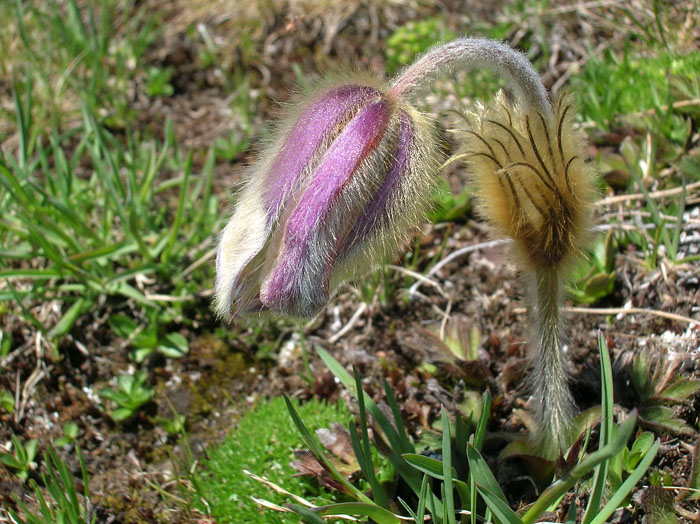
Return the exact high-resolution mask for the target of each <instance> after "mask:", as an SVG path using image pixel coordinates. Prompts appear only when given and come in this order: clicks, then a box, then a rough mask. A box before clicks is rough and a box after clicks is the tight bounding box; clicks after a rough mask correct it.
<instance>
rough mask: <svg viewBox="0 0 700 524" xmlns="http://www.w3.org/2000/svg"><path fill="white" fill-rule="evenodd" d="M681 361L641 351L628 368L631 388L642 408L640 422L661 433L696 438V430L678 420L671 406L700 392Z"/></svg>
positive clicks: (636, 401) (640, 408)
mask: <svg viewBox="0 0 700 524" xmlns="http://www.w3.org/2000/svg"><path fill="white" fill-rule="evenodd" d="M682 364H683V361H682V359H681V358H678V357H677V358H668V356H666V355H662V354H659V353H654V352H652V351H650V350H646V349H645V350H641V351H638V352H637V353H635V355H634V356H633V358H632V363H631V364H630V365H629V367H628V374H629V376H630V378H631V383H632V388H633V389H634V392H635V393H636V400H635V403H636V404H637V405H638V406H639V422H640V424H642V425H643V426H645V427H647V428H649V429H652V430H654V431H657V432H661V433H672V434H675V435H686V436H693V435H695V434H696V430H695V429H694V428H692V427H691V426H690V425H688V424H687V423H686V422H684V421H683V420H682V419H680V418H678V417H677V416H676V415H675V413H674V412H673V408H672V406H674V405H678V404H680V403H682V402H684V401H685V400H687V399H688V398H690V397H692V396H693V395H695V394H696V393H697V392H698V391H700V380H696V379H691V378H689V377H688V376H687V375H685V374H683V373H681V372H680V370H681V366H682Z"/></svg>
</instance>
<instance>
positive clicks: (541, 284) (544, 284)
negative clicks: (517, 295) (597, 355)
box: [531, 268, 575, 458]
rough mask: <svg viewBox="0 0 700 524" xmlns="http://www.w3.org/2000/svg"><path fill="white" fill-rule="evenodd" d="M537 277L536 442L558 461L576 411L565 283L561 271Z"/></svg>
mask: <svg viewBox="0 0 700 524" xmlns="http://www.w3.org/2000/svg"><path fill="white" fill-rule="evenodd" d="M533 277H534V282H533V286H534V290H533V294H534V298H535V304H534V308H533V316H534V319H533V320H534V325H535V328H536V332H535V336H536V340H535V344H536V347H535V348H534V349H535V352H534V354H533V355H532V361H533V362H532V372H531V377H532V378H531V387H532V395H533V407H534V413H535V422H536V424H537V434H536V440H537V443H538V444H539V446H540V448H541V450H542V452H543V453H544V454H545V455H546V456H549V457H550V458H556V456H557V455H558V454H559V453H560V452H561V451H563V450H564V449H565V448H566V446H567V445H568V437H569V433H570V431H571V422H572V416H573V413H574V407H575V405H574V400H573V397H572V395H571V392H570V391H569V386H568V377H569V365H568V359H567V357H566V355H565V354H564V342H563V338H564V334H563V332H562V326H561V312H560V302H561V296H562V289H561V288H562V281H561V276H560V274H559V271H558V270H557V268H547V269H542V268H541V269H537V270H535V272H534V275H533Z"/></svg>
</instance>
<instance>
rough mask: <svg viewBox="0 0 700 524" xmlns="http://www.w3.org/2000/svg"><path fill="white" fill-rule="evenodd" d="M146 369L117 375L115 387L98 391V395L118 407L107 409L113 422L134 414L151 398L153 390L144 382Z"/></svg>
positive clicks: (153, 393)
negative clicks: (130, 373)
mask: <svg viewBox="0 0 700 524" xmlns="http://www.w3.org/2000/svg"><path fill="white" fill-rule="evenodd" d="M147 380H148V376H147V375H146V371H144V370H143V369H142V370H139V371H137V372H136V373H135V374H134V375H120V376H119V377H117V389H110V388H104V389H101V390H100V391H99V395H100V397H102V398H103V399H106V400H111V401H112V402H114V403H115V404H116V405H117V406H118V407H117V409H115V410H112V411H109V412H108V413H109V416H110V417H111V418H112V420H114V421H115V422H122V421H124V420H126V419H128V418H131V417H132V416H134V414H135V413H136V412H137V411H138V409H139V408H140V407H141V406H143V405H144V404H145V403H146V402H148V401H149V400H151V398H153V395H155V391H154V390H153V388H151V387H149V386H148V385H147V384H146V382H147Z"/></svg>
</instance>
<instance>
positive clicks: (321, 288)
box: [216, 82, 439, 317]
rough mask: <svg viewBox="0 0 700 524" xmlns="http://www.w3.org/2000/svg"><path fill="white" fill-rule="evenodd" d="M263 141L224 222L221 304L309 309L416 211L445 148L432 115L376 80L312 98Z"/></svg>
mask: <svg viewBox="0 0 700 524" xmlns="http://www.w3.org/2000/svg"><path fill="white" fill-rule="evenodd" d="M291 121H292V122H291V123H289V124H287V125H285V126H282V127H283V128H284V129H285V131H284V132H282V133H281V134H280V136H279V138H278V139H277V140H275V141H274V143H273V145H272V146H270V147H269V148H267V149H266V150H264V151H263V153H262V154H261V161H260V163H259V164H258V165H257V166H256V167H255V168H254V170H253V172H252V173H251V174H250V178H249V181H248V185H247V186H246V187H245V189H244V190H243V192H242V193H241V195H240V198H239V201H238V205H237V207H236V210H235V212H234V214H233V217H232V218H231V221H230V222H229V223H228V225H227V226H226V228H225V229H224V231H223V234H222V237H221V242H220V244H219V252H218V255H217V284H216V307H217V310H218V312H219V313H220V314H222V315H224V316H228V315H231V314H235V313H237V312H239V311H251V310H262V309H268V310H271V311H273V312H276V313H281V314H286V315H293V316H301V317H308V316H311V315H313V314H314V313H316V312H317V311H318V310H319V309H320V308H321V307H322V306H323V305H324V304H325V303H326V302H327V301H328V299H329V297H330V295H331V293H332V292H333V290H334V289H335V288H336V287H337V286H338V284H339V283H341V282H342V281H344V280H346V279H347V278H349V277H352V276H355V275H357V274H361V273H364V272H366V271H367V270H368V269H369V268H370V267H372V266H373V265H376V264H377V263H379V262H381V261H383V259H384V257H385V256H386V255H387V254H388V253H391V252H392V251H393V250H394V248H395V247H396V246H397V245H398V244H399V243H400V242H401V241H402V240H403V238H404V236H405V233H406V232H407V231H408V229H409V228H410V227H412V226H414V225H415V223H417V222H418V220H419V217H420V216H421V215H422V213H423V211H424V208H425V205H426V203H427V199H428V197H429V195H430V193H431V186H432V184H433V181H434V173H435V163H436V162H435V161H436V157H437V156H438V151H439V148H438V147H437V146H436V144H435V140H434V138H433V132H432V128H431V125H430V122H429V121H428V119H427V118H426V117H425V116H424V115H422V114H421V113H419V112H418V111H417V110H416V109H414V108H413V107H411V106H410V105H407V104H405V103H404V102H403V101H402V100H400V99H399V98H398V97H396V96H394V95H393V94H392V93H390V92H388V90H387V89H383V88H381V87H377V86H376V85H373V84H372V83H371V82H362V83H360V82H351V83H347V84H340V85H335V86H331V87H328V88H325V89H323V90H321V91H320V92H319V93H318V94H316V95H314V96H312V97H310V98H309V101H308V102H307V103H306V104H305V105H304V106H303V107H301V108H300V109H298V110H297V114H296V115H294V116H292V117H291Z"/></svg>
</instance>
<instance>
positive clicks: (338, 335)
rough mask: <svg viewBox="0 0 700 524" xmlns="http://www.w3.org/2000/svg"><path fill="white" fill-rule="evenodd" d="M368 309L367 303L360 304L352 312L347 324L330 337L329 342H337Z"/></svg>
mask: <svg viewBox="0 0 700 524" xmlns="http://www.w3.org/2000/svg"><path fill="white" fill-rule="evenodd" d="M365 311H367V303H366V302H363V303H362V304H360V307H358V308H357V310H356V311H355V312H354V313H353V314H352V316H351V317H350V320H348V322H347V324H345V325H344V326H343V327H342V328H340V330H338V332H337V333H336V334H335V335H333V336H332V337H329V338H328V342H330V343H331V344H335V343H336V342H338V340H340V339H341V338H342V337H343V335H345V333H347V332H348V331H350V330H351V329H352V327H353V326H354V325H355V324H356V323H357V321H358V320H359V319H360V317H361V316H362V315H363V314H364V312H365Z"/></svg>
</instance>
